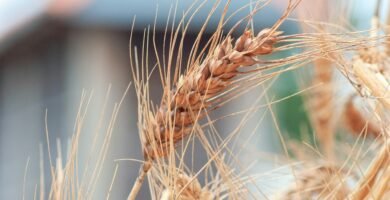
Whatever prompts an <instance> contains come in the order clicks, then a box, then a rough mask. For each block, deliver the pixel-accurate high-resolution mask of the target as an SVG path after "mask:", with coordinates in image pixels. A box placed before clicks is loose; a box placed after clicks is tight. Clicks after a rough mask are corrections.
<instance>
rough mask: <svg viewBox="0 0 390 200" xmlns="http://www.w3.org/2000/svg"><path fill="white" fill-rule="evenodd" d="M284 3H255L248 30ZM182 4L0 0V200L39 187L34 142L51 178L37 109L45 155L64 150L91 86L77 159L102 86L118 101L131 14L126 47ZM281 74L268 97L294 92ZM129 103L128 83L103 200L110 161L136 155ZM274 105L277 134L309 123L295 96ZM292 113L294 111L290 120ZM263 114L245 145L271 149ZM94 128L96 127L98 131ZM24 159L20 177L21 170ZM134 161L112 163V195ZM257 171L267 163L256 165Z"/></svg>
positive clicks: (162, 0) (246, 100)
mask: <svg viewBox="0 0 390 200" xmlns="http://www.w3.org/2000/svg"><path fill="white" fill-rule="evenodd" d="M286 2H287V1H286V0H277V1H272V2H271V4H270V5H268V6H267V7H266V8H265V9H262V10H261V11H260V12H259V13H258V14H257V15H256V16H255V17H254V22H255V29H256V31H258V30H261V29H262V28H264V27H270V26H272V24H273V23H274V22H275V21H276V20H277V19H278V18H279V17H280V15H281V13H282V11H283V9H284V8H285V6H286ZM191 3H192V1H178V3H177V4H176V1H173V0H128V1H123V0H28V1H25V0H0V24H1V25H0V199H21V198H22V194H23V183H24V182H25V194H26V197H28V199H31V197H32V196H33V194H34V190H35V187H36V184H39V171H40V167H39V161H40V157H39V146H40V145H42V146H43V152H44V153H43V154H44V158H45V159H44V161H45V164H44V169H45V170H44V171H45V173H44V174H45V176H46V178H47V177H49V176H50V172H49V164H48V153H47V152H48V150H47V142H46V136H45V111H46V109H47V114H48V117H47V125H48V131H49V143H50V144H51V154H52V157H55V155H57V149H56V148H57V147H56V140H57V139H60V141H61V144H62V145H61V150H62V152H63V154H64V155H66V152H67V151H68V150H69V148H68V146H67V144H68V141H69V139H70V138H71V135H72V134H73V132H74V130H73V129H74V123H75V120H76V115H77V111H78V107H79V104H80V99H81V97H82V91H83V90H85V91H87V92H92V91H93V97H92V98H91V103H90V105H89V110H88V113H87V116H86V122H85V125H84V126H83V129H82V136H81V140H80V151H81V154H80V160H81V159H82V158H83V156H84V158H85V157H86V153H83V152H87V150H88V149H90V147H91V140H92V139H91V138H92V136H93V134H95V133H96V131H95V130H96V129H95V128H96V126H97V124H98V118H99V115H100V112H101V110H102V105H103V104H104V98H105V96H106V93H107V90H108V88H109V86H110V85H111V93H110V95H109V101H108V103H107V112H108V115H109V114H110V111H112V109H113V107H114V102H118V101H119V100H120V98H121V96H122V94H123V92H124V91H125V89H126V87H127V85H128V84H129V82H131V69H130V63H129V55H128V54H129V45H128V44H129V37H130V29H131V24H132V21H133V19H134V16H136V21H135V29H134V44H135V45H137V46H141V45H142V43H141V42H142V36H143V33H144V30H145V28H147V27H148V26H152V25H153V24H154V21H155V20H156V23H155V24H156V28H157V33H158V34H159V35H161V36H157V42H160V43H161V44H162V35H163V33H164V28H165V24H166V21H167V19H168V16H169V13H170V12H172V9H173V8H175V6H176V5H177V13H178V14H177V15H178V16H177V17H176V20H175V21H176V22H178V20H179V19H180V14H181V13H183V12H184V11H185V10H186V9H188V8H189V7H190V6H191ZM213 3H214V1H208V2H207V3H206V4H205V5H204V7H203V8H202V9H201V10H200V11H199V12H198V13H197V14H196V15H195V17H194V19H193V22H192V23H191V26H190V30H189V33H188V34H187V37H188V40H189V41H193V40H194V38H195V37H196V34H197V32H198V31H199V28H200V27H201V26H202V25H203V23H204V20H205V18H206V17H207V15H208V13H209V11H210V9H211V8H212V6H213ZM247 3H249V0H245V1H232V2H231V6H230V9H229V13H230V14H231V13H233V12H234V11H236V10H238V9H239V8H241V7H243V6H244V5H246V4H247ZM364 4H366V6H360V7H359V6H357V7H356V9H357V13H358V14H356V21H359V18H364V17H367V16H370V13H371V11H372V7H373V5H371V4H368V3H367V2H365V3H364ZM356 5H358V4H356ZM361 7H365V8H361ZM309 10H310V9H309ZM221 11H222V7H221V8H219V9H218V11H217V12H216V14H215V16H213V17H212V19H211V22H210V24H209V26H210V27H215V26H216V23H217V22H218V19H219V18H218V15H219V14H220V13H221ZM248 13H249V8H248V9H246V10H244V11H242V12H240V13H239V14H237V15H235V17H234V18H233V19H232V20H231V22H230V24H228V25H227V27H229V26H232V25H233V24H234V23H235V22H237V21H238V20H239V19H241V18H242V17H244V16H245V15H247V14H248ZM171 14H172V13H171ZM156 16H157V17H156ZM293 17H294V16H293ZM281 30H283V31H284V32H286V33H287V34H291V33H297V32H298V31H299V27H298V25H297V23H294V22H287V23H285V24H284V25H283V26H282V27H281ZM211 33H212V28H210V29H207V31H206V34H205V37H206V38H207V37H209V36H210V34H211ZM188 45H189V47H188V48H187V50H188V49H189V48H190V45H191V43H190V42H188ZM160 50H161V49H158V51H160ZM151 63H153V62H151ZM280 80H281V81H279V82H278V84H277V85H275V86H274V90H273V91H274V95H275V97H276V98H280V97H284V96H287V95H289V94H292V93H294V92H295V91H297V90H298V89H299V87H298V86H297V85H298V84H296V82H295V81H294V76H293V75H291V74H286V75H283V77H281V78H280ZM151 81H152V82H151V85H152V87H153V88H152V90H153V91H155V93H153V96H152V98H153V99H154V100H155V102H156V103H158V99H159V97H160V96H159V95H161V90H159V84H160V82H159V79H158V78H155V79H152V80H151ZM260 93H261V90H260V89H257V90H256V89H255V92H251V93H250V94H247V95H245V96H243V97H242V98H240V99H238V100H236V101H234V102H233V103H232V106H228V107H227V108H224V109H222V110H221V111H219V112H221V113H222V114H224V113H225V114H226V113H232V112H234V110H237V109H240V108H241V106H242V105H247V104H250V103H251V102H253V99H254V98H256V97H258V96H259V94H260ZM136 103H137V102H136V98H135V91H134V89H133V87H131V89H130V91H129V92H128V95H127V96H126V98H125V101H124V104H123V106H122V108H121V110H120V113H119V117H118V119H117V123H116V125H115V128H114V131H113V136H112V139H111V146H110V148H109V151H108V155H107V158H106V159H107V162H106V164H105V167H104V170H103V173H102V176H101V177H100V181H99V184H98V190H97V192H96V193H97V194H96V197H99V198H94V199H102V197H104V196H105V195H104V194H106V193H107V191H108V187H107V186H108V183H109V182H110V181H111V177H112V175H113V169H114V166H115V159H121V158H137V159H141V158H142V156H141V155H142V153H141V149H140V145H139V137H138V131H137V124H136V122H137V104H136ZM249 106H250V105H249ZM277 112H278V113H282V114H278V116H281V117H280V126H281V127H282V131H285V132H290V133H292V134H291V135H292V137H298V138H299V137H300V136H299V134H300V132H301V130H302V124H303V126H307V127H306V128H305V129H310V127H308V125H307V117H306V114H305V111H304V106H303V103H302V97H300V96H296V97H293V98H290V99H289V100H287V101H285V102H283V103H281V105H280V106H279V107H278V110H277ZM291 113H294V116H295V117H291ZM261 116H262V114H261V113H258V114H256V115H255V116H254V117H253V120H254V122H253V123H249V124H248V127H246V128H247V129H248V130H253V129H254V128H253V127H254V126H255V125H256V124H257V123H256V121H259V120H260V118H261ZM267 118H269V116H268V117H266V119H265V120H264V123H263V125H262V126H260V128H258V129H256V131H258V132H259V133H261V134H259V136H258V137H257V138H255V139H254V141H252V142H253V143H254V144H255V147H254V148H255V149H254V150H255V151H266V152H271V153H277V152H278V151H279V150H280V147H279V141H278V139H277V136H276V135H275V134H274V131H273V126H272V123H270V119H267ZM228 120H229V119H228ZM226 124H228V125H226ZM226 124H225V125H221V126H219V127H218V128H219V131H220V132H222V133H224V132H229V130H231V129H234V128H235V127H236V125H237V124H235V123H234V120H232V122H231V123H230V122H228V123H226ZM105 126H107V124H104V125H103V127H105ZM287 130H288V131H287ZM243 132H245V129H244V130H243ZM99 133H100V132H99ZM99 133H98V134H99ZM103 133H104V131H101V133H100V134H103ZM64 157H66V156H64ZM199 159H202V158H199ZM203 159H205V158H203ZM28 160H29V161H28ZM27 162H28V167H27V173H26V174H27V175H26V177H24V174H25V168H26V165H27ZM138 167H139V164H138V163H135V162H130V161H121V162H120V165H119V168H118V177H117V179H116V182H115V186H116V187H115V188H114V191H113V192H112V196H111V197H112V199H124V198H125V197H126V196H127V195H128V192H129V190H130V186H131V185H132V183H133V181H134V180H135V177H136V175H137V174H138ZM259 169H264V170H265V169H269V167H267V164H266V163H262V164H259ZM24 179H25V180H24ZM45 185H46V192H48V191H49V188H50V182H49V181H47V182H46V184H45ZM143 189H144V190H143V191H141V194H140V199H144V198H147V197H148V192H147V187H146V185H144V188H143Z"/></svg>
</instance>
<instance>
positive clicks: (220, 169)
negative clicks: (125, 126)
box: [40, 0, 390, 200]
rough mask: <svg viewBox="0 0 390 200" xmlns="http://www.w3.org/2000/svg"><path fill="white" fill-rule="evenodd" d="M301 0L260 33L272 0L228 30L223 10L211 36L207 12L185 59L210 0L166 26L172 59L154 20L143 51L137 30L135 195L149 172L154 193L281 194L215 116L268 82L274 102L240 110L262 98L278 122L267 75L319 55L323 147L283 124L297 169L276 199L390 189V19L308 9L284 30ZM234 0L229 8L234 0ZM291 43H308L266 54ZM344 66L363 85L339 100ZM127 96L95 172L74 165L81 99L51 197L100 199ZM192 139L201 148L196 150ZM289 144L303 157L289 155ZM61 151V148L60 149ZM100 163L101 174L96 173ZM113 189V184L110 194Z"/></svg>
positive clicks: (314, 117) (312, 103)
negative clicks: (295, 137) (366, 22)
mask: <svg viewBox="0 0 390 200" xmlns="http://www.w3.org/2000/svg"><path fill="white" fill-rule="evenodd" d="M300 2H301V1H300V0H290V1H288V5H287V8H286V10H285V12H284V14H283V15H282V16H281V17H280V19H279V20H278V21H277V22H275V24H274V26H272V27H270V28H268V29H263V30H262V31H260V32H259V33H254V32H253V31H252V30H254V27H253V23H251V22H252V21H251V17H252V16H253V15H254V14H256V13H257V12H258V11H261V9H263V7H264V6H265V5H267V4H268V3H269V2H268V1H267V2H252V3H251V4H250V5H248V7H246V8H251V12H250V14H249V15H248V16H247V17H246V18H244V19H242V20H241V21H239V22H237V24H236V26H234V27H233V28H232V29H231V30H230V31H229V32H228V33H224V32H223V30H224V27H225V23H226V22H227V21H228V20H230V16H225V15H226V12H224V13H223V14H222V15H221V16H220V23H219V24H218V26H217V27H216V29H215V31H214V34H213V35H212V37H211V38H210V39H209V40H208V41H207V42H206V45H205V46H201V45H200V43H201V40H202V35H203V33H204V30H205V28H206V26H207V25H208V21H209V19H210V18H207V19H206V21H205V23H204V25H203V26H202V28H201V30H200V32H199V35H198V38H197V39H196V41H195V42H194V44H192V49H191V53H190V55H189V56H188V62H185V63H184V62H183V46H184V45H187V44H186V43H184V38H185V35H186V32H187V29H188V26H189V24H190V21H191V19H192V18H193V17H194V15H196V11H197V10H198V9H201V8H202V3H200V6H199V7H196V6H195V5H196V4H194V7H192V8H191V9H190V10H189V11H188V12H186V13H184V16H183V19H182V20H181V21H180V23H179V24H177V25H176V26H173V27H171V28H172V32H171V35H166V36H165V40H164V41H165V42H164V47H167V48H168V49H169V51H168V52H165V54H164V55H163V56H164V57H163V58H160V57H158V53H157V46H156V42H157V41H155V40H154V37H153V36H154V35H155V34H156V31H155V29H152V30H150V29H147V30H145V37H144V45H143V47H142V48H141V49H140V50H139V49H138V48H137V47H133V46H132V43H131V40H132V39H133V38H131V39H130V59H131V65H132V69H133V79H134V80H135V81H134V85H135V90H136V93H137V97H138V120H139V121H138V128H139V134H140V139H141V143H142V148H143V149H142V151H143V155H144V161H143V162H142V166H141V168H140V173H139V177H138V179H137V180H136V181H135V183H134V185H133V186H129V188H131V191H129V192H130V194H129V197H128V199H129V200H133V199H136V197H137V194H138V192H139V190H140V189H141V187H142V185H145V186H143V187H147V186H146V184H144V182H145V178H147V179H148V181H147V182H148V184H149V185H148V186H149V187H148V190H150V194H151V198H152V199H161V200H166V199H182V200H190V199H193V200H195V199H251V198H252V199H263V198H272V197H270V196H269V195H268V194H264V193H263V192H262V189H261V187H260V186H258V185H257V180H259V179H261V178H262V176H261V175H257V174H250V173H248V171H249V168H250V166H240V158H239V157H238V155H239V154H238V153H237V151H236V150H234V148H233V147H234V146H235V143H236V142H237V140H238V139H237V138H238V137H239V134H240V127H238V128H237V129H236V130H234V131H233V132H232V133H230V134H225V137H222V136H221V135H219V134H218V131H217V130H216V128H215V127H214V126H213V124H214V123H215V122H216V121H220V120H223V119H213V118H212V116H211V115H210V114H211V113H212V111H214V110H216V109H219V108H220V107H223V106H224V105H225V104H227V103H228V102H230V101H233V100H234V99H235V98H237V97H239V96H240V95H242V94H244V93H246V92H248V91H249V90H250V89H252V88H255V87H258V86H261V87H262V88H263V90H264V93H263V94H262V95H261V97H259V98H261V99H263V100H265V102H266V103H265V104H264V103H262V102H260V101H256V103H257V104H255V105H254V106H253V107H251V109H250V110H249V111H246V110H244V111H242V113H243V121H245V120H247V119H248V118H249V117H250V115H251V111H253V110H256V109H260V108H268V111H269V113H271V116H272V118H273V120H275V121H277V118H276V116H275V114H274V113H273V111H272V105H274V104H276V103H277V102H279V101H281V100H276V101H275V100H273V101H272V99H271V98H269V96H268V94H267V90H268V88H269V85H271V84H272V83H273V82H275V81H277V77H278V76H279V75H280V74H282V73H285V72H287V71H292V70H295V69H298V68H303V67H305V68H310V66H313V67H312V68H311V69H310V70H312V71H313V74H312V77H311V78H312V81H311V85H310V86H309V87H308V88H306V89H303V90H302V91H301V92H300V93H308V94H309V95H307V103H308V112H309V114H310V119H311V122H312V126H313V130H314V133H313V134H315V135H316V137H315V138H316V139H317V141H316V142H317V143H318V144H319V147H320V148H317V147H316V146H314V147H312V146H310V147H309V148H312V149H313V151H314V152H315V155H304V156H298V155H302V154H304V152H305V151H303V150H302V148H295V149H289V148H288V146H289V145H288V143H289V141H285V140H284V139H283V137H282V135H281V134H280V132H281V131H280V130H279V129H278V127H277V133H279V136H280V139H281V143H282V146H283V149H284V152H285V155H280V157H281V159H282V160H283V161H284V164H285V165H286V166H288V168H290V169H291V174H293V175H294V180H293V181H291V185H290V186H287V185H286V184H282V185H279V186H278V190H277V191H279V192H280V191H281V190H284V191H285V192H284V193H283V194H281V195H275V198H279V199H359V200H360V199H387V198H388V197H389V195H390V171H389V170H390V168H389V162H390V159H389V151H388V147H389V144H390V143H389V142H387V134H388V133H387V131H388V130H387V119H388V114H387V109H390V99H389V96H388V95H389V94H387V91H388V89H387V88H388V83H389V69H388V67H387V64H388V63H390V62H388V55H389V52H390V51H389V45H386V44H387V42H388V35H387V34H388V32H389V31H388V29H389V28H388V27H387V26H386V25H383V24H385V23H379V18H378V17H377V16H373V19H374V20H373V29H372V30H370V31H369V32H353V31H350V30H348V29H347V28H345V27H346V26H343V25H335V24H331V22H332V21H330V22H326V23H319V22H313V21H307V20H300V21H299V22H301V23H302V24H303V25H305V26H307V25H309V27H310V28H308V29H304V30H305V33H302V34H296V35H283V34H282V32H280V31H278V29H279V27H280V25H281V24H282V23H283V22H284V21H285V20H286V19H287V17H288V16H289V14H290V13H291V12H292V11H293V10H294V9H295V8H296V7H297V6H298V5H299V3H300ZM220 4H221V2H220V1H217V2H216V4H215V6H214V7H213V9H212V10H211V13H210V16H211V15H212V14H213V13H214V12H215V11H216V8H217V7H218V6H221V5H220ZM224 6H225V10H226V9H227V8H228V6H229V3H227V4H226V5H224ZM377 15H379V13H378V12H377ZM168 24H169V22H168V23H167V30H168ZM245 24H246V28H247V29H246V30H245V31H244V32H242V33H241V34H240V36H239V37H237V38H235V37H233V33H235V32H237V30H236V28H237V27H239V26H243V25H245ZM313 30H314V31H313ZM335 30H336V31H335ZM150 49H152V51H153V52H154V53H155V54H156V56H157V63H149V61H148V56H149V52H150V51H149V50H150ZM292 49H293V50H298V51H299V52H300V53H299V54H296V55H289V56H285V57H283V58H280V59H272V58H270V57H265V55H269V54H276V53H278V52H285V51H289V50H292ZM148 65H152V66H154V67H153V71H149V67H148ZM181 69H185V71H184V72H182V71H181ZM156 71H157V72H156ZM336 71H337V73H340V74H342V75H344V77H345V79H346V80H348V81H349V83H350V85H351V86H353V87H354V88H355V91H354V92H353V94H351V95H349V96H348V98H347V99H345V100H344V101H341V100H340V99H338V98H337V95H336V94H337V93H336V92H335V91H336V90H337V88H338V87H339V86H338V85H337V82H335V81H334V79H335V75H334V74H335V73H336ZM152 73H159V75H160V78H161V83H162V88H163V91H164V93H163V96H162V98H161V102H160V104H159V105H158V106H156V105H154V104H153V102H151V100H150V97H149V95H150V94H149V88H150V87H149V77H150V75H151V74H152ZM287 98H288V97H287ZM357 98H359V99H360V100H362V102H363V103H360V104H358V103H357V102H356V101H355V99H357ZM282 100H283V99H282ZM83 102H85V99H83ZM342 102H344V103H342ZM83 104H85V105H88V103H83ZM336 104H342V105H341V106H340V105H339V107H341V108H342V109H339V110H337V109H336V108H337V106H336ZM85 105H84V106H85ZM120 105H121V102H120V103H119V104H118V105H117V106H115V109H114V111H113V114H112V119H111V120H110V126H109V129H108V130H107V136H106V139H105V143H104V144H103V148H102V150H101V152H100V153H99V158H98V159H97V162H96V163H94V164H93V166H89V167H91V168H88V169H86V172H85V174H88V175H89V176H88V177H89V178H85V177H87V176H83V177H79V175H78V173H77V172H75V170H76V171H77V170H78V168H77V146H78V137H79V135H80V130H81V126H82V123H83V118H84V116H85V114H83V112H86V111H84V110H82V109H81V108H80V113H79V116H78V117H77V119H78V120H77V123H76V124H77V125H76V129H75V130H76V131H75V135H74V138H72V143H71V144H72V145H71V150H70V152H71V153H70V155H69V156H68V159H67V162H66V164H65V166H64V167H63V166H61V165H60V164H57V165H52V164H51V166H52V169H50V170H51V175H52V181H51V183H52V187H51V191H50V192H49V197H48V199H56V200H59V199H88V198H91V194H92V193H93V191H94V187H95V185H96V180H97V179H98V177H99V174H100V171H101V165H102V163H104V158H105V155H106V151H107V149H108V146H109V145H108V144H109V140H110V137H111V134H112V127H113V125H114V123H115V119H116V116H117V113H118V110H119V108H120ZM362 108H363V109H362ZM340 110H341V111H340ZM339 121H342V122H343V123H338V122H339ZM243 123H244V122H243ZM275 124H276V126H277V123H275ZM340 124H341V125H343V127H345V129H341V130H342V133H341V134H344V133H352V135H353V136H352V137H353V138H352V139H349V140H347V141H340V140H337V139H336V138H335V135H336V132H337V130H339V129H340ZM253 134H256V132H254V133H253ZM226 135H227V136H226ZM254 137H255V136H254ZM342 138H343V137H342ZM194 140H197V141H198V142H199V143H200V144H201V147H202V148H203V149H201V150H200V149H194V145H193V142H194ZM351 141H352V142H351ZM346 143H347V145H346ZM232 146H233V147H232ZM302 146H304V145H302ZM345 146H346V147H345ZM366 149H368V150H366ZM201 151H202V152H205V155H206V156H207V158H208V161H207V162H206V163H204V164H203V167H201V168H200V169H197V170H194V169H193V166H192V165H193V162H197V161H196V160H193V155H192V156H191V154H194V153H197V152H201ZM340 151H341V152H340ZM49 152H50V150H49ZM291 152H293V153H294V155H295V156H291ZM367 155H370V156H367ZM187 157H190V158H192V160H191V162H187V160H186V158H187ZM303 157H305V158H303ZM367 157H369V158H368V159H367ZM301 158H302V160H300V159H301ZM370 158H371V159H370ZM58 159H59V160H61V159H62V158H61V155H59V156H58V158H57V160H58ZM50 160H51V158H50ZM298 161H302V162H303V164H297V165H298V167H297V166H296V165H294V164H293V163H295V162H298ZM58 163H61V162H58ZM191 163H192V164H191ZM53 166H56V167H53ZM91 170H92V172H93V173H89V172H87V171H91ZM114 174H116V173H114ZM201 176H202V177H203V178H202V180H201V178H200V177H201ZM275 176H278V175H277V174H275ZM114 178H115V176H114ZM42 180H44V177H42ZM79 181H80V183H79ZM43 185H44V182H42V183H41V186H40V187H41V188H44V186H43ZM40 194H41V199H44V198H45V197H44V194H45V191H42V190H41V191H40ZM109 196H110V194H109V193H108V195H107V199H108V198H109Z"/></svg>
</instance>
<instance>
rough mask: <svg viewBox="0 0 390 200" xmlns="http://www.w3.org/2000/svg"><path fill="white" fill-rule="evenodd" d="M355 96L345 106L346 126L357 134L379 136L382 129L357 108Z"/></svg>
mask: <svg viewBox="0 0 390 200" xmlns="http://www.w3.org/2000/svg"><path fill="white" fill-rule="evenodd" d="M354 98H355V96H351V97H349V98H348V100H347V102H346V103H345V107H344V121H345V126H346V127H347V128H348V129H349V130H350V132H351V133H353V134H355V135H360V134H362V133H363V134H369V135H371V136H373V137H375V138H376V137H378V136H380V134H381V130H380V129H379V128H378V127H377V126H376V125H375V124H374V123H373V122H371V121H369V120H368V119H367V118H366V117H364V116H363V115H362V113H361V111H360V110H359V109H357V108H356V105H355V104H354V101H353V99H354Z"/></svg>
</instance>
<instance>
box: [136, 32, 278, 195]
mask: <svg viewBox="0 0 390 200" xmlns="http://www.w3.org/2000/svg"><path fill="white" fill-rule="evenodd" d="M281 33H282V32H280V31H273V30H272V29H264V30H262V31H260V32H259V33H258V34H257V35H256V36H254V35H253V33H252V32H251V31H249V30H247V31H245V32H244V33H243V34H242V35H241V36H240V37H239V38H238V39H237V40H236V42H235V43H234V44H233V39H232V37H230V35H228V36H227V37H226V38H225V39H223V40H222V41H221V42H220V43H219V44H218V45H217V46H216V47H215V49H214V50H213V51H212V52H211V53H209V54H208V56H207V57H206V58H205V59H204V60H203V62H202V63H200V64H199V65H195V66H190V67H189V69H190V71H188V73H186V74H185V75H184V76H181V77H180V78H179V80H178V82H177V83H176V84H175V86H174V88H173V89H171V90H170V92H168V93H165V94H164V96H163V97H162V102H161V105H160V107H159V108H158V109H157V112H156V113H155V114H153V113H151V112H150V111H147V110H146V112H148V113H149V115H147V118H148V119H147V120H146V122H147V123H146V124H143V125H142V127H141V128H142V132H143V133H142V140H143V152H144V157H145V163H144V166H143V167H142V169H141V171H140V175H139V177H138V179H137V181H136V183H135V184H134V186H133V188H132V190H131V192H130V195H129V198H128V199H130V200H132V199H135V197H136V196H137V193H138V191H139V189H140V187H141V185H142V182H143V180H144V178H145V176H146V173H147V172H148V171H149V170H150V168H151V163H152V161H153V160H155V159H156V158H161V157H165V156H167V155H168V154H169V153H170V151H171V149H174V148H173V147H174V145H176V144H177V143H178V142H179V141H181V140H182V139H183V138H184V137H186V136H187V135H189V134H190V133H191V130H192V128H193V125H194V123H195V122H196V121H198V120H199V119H201V118H202V117H204V116H205V115H206V114H207V109H208V108H211V106H212V105H214V104H215V102H216V101H217V100H216V99H218V98H216V97H217V96H218V95H219V94H221V93H222V92H223V91H224V90H225V89H226V88H228V86H229V85H230V84H231V82H232V80H233V78H234V77H236V76H237V75H238V74H239V70H238V69H239V68H241V67H246V66H252V65H254V64H256V63H258V61H257V60H256V59H255V57H256V56H259V55H266V54H270V53H272V51H273V45H274V44H275V43H276V42H277V41H278V36H279V35H280V34H281ZM142 112H145V110H144V111H142Z"/></svg>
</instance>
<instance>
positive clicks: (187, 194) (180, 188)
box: [160, 173, 213, 200]
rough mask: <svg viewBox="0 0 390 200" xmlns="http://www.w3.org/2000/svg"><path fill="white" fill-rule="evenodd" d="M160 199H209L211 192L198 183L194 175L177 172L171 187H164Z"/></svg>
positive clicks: (211, 197)
mask: <svg viewBox="0 0 390 200" xmlns="http://www.w3.org/2000/svg"><path fill="white" fill-rule="evenodd" d="M160 199H161V200H168V199H178V200H211V199H213V196H212V193H211V192H210V191H209V190H208V189H207V187H203V188H202V186H201V185H200V183H199V181H198V179H196V177H195V178H194V177H189V176H187V175H185V174H182V173H181V174H177V176H176V177H175V181H174V185H173V187H172V189H169V188H167V189H165V190H164V191H163V192H162V195H161V198H160Z"/></svg>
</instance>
